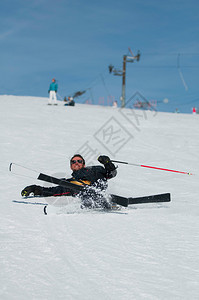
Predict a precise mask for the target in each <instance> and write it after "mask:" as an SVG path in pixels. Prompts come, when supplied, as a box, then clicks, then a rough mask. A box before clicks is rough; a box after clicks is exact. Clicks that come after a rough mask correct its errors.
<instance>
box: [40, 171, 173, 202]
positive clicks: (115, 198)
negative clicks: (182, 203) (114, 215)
mask: <svg viewBox="0 0 199 300" xmlns="http://www.w3.org/2000/svg"><path fill="white" fill-rule="evenodd" d="M37 179H39V180H42V181H46V182H50V183H54V184H57V185H60V186H63V187H68V188H71V189H72V190H73V191H75V192H80V191H83V190H85V188H86V187H84V186H81V185H76V184H74V183H71V182H68V181H65V180H61V179H58V178H56V177H53V176H49V175H46V174H43V173H40V174H39V176H38V178H37ZM110 197H111V201H112V202H114V203H116V204H118V205H121V206H124V207H127V206H128V205H129V204H143V203H158V202H170V201H171V195H170V193H164V194H157V195H150V196H143V197H136V198H133V197H129V198H128V197H122V196H119V195H114V194H110Z"/></svg>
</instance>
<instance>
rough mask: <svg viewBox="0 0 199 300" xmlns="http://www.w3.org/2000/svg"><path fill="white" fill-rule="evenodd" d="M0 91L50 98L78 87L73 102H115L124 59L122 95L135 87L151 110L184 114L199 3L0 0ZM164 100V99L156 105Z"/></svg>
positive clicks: (195, 74) (195, 61)
mask: <svg viewBox="0 0 199 300" xmlns="http://www.w3.org/2000/svg"><path fill="white" fill-rule="evenodd" d="M0 24H1V26H0V43H1V47H0V53H1V55H0V62H1V64H0V66H1V72H0V93H1V94H3V95H4V94H12V95H25V96H41V97H47V96H48V93H47V91H48V87H49V84H50V82H51V79H52V78H53V77H55V78H56V79H57V82H58V84H59V90H58V96H59V98H64V97H65V96H69V95H73V94H74V93H75V92H77V91H79V90H86V93H85V94H84V95H83V96H81V97H79V99H78V100H77V102H79V103H83V102H85V101H87V100H89V101H92V102H93V103H95V104H98V103H102V102H103V101H104V103H107V99H116V100H117V101H118V103H119V104H120V96H121V90H122V77H120V76H114V75H113V74H109V72H108V65H109V64H112V65H113V66H114V68H115V69H119V70H121V69H122V62H123V55H128V54H130V53H129V50H128V48H129V47H130V48H131V50H132V51H133V53H134V54H136V53H137V51H138V50H140V52H141V59H140V61H139V62H137V61H135V62H134V63H130V62H129V63H127V70H126V99H127V101H128V99H129V98H131V97H132V96H133V95H135V94H136V93H139V94H141V95H142V96H143V97H144V98H145V99H147V101H151V100H156V101H158V106H157V109H158V110H161V111H174V110H175V109H176V108H178V109H179V110H180V111H181V112H186V113H189V112H191V109H192V107H193V106H196V107H199V85H198V78H199V2H198V1H197V0H190V1H184V0H179V1H178V0H167V1H162V0H150V1H147V0H123V1H118V0H114V1H113V0H106V1H105V0H101V1H95V0H92V1H91V0H85V1H80V0H55V1H51V0H32V1H27V0H18V1H14V0H6V1H2V2H1V10H0ZM165 98H167V99H168V100H169V102H168V104H165V103H163V100H164V99H165Z"/></svg>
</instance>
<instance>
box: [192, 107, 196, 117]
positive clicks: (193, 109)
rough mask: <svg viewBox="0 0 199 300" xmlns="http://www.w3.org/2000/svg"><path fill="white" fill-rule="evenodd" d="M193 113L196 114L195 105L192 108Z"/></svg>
mask: <svg viewBox="0 0 199 300" xmlns="http://www.w3.org/2000/svg"><path fill="white" fill-rule="evenodd" d="M192 114H193V115H195V114H196V108H195V107H193V108H192Z"/></svg>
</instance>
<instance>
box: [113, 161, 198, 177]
mask: <svg viewBox="0 0 199 300" xmlns="http://www.w3.org/2000/svg"><path fill="white" fill-rule="evenodd" d="M111 161H112V162H116V163H120V164H125V165H131V166H136V167H142V168H150V169H155V170H161V171H168V172H175V173H181V174H187V175H193V174H192V173H190V172H182V171H177V170H171V169H165V168H159V167H153V166H146V165H139V164H133V163H128V162H126V161H120V160H111Z"/></svg>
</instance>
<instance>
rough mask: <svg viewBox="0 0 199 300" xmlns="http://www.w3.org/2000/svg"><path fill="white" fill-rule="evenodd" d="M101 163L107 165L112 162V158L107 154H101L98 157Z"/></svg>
mask: <svg viewBox="0 0 199 300" xmlns="http://www.w3.org/2000/svg"><path fill="white" fill-rule="evenodd" d="M97 160H98V161H99V162H100V163H101V164H103V165H105V164H108V163H110V162H111V160H110V158H109V157H108V156H105V155H100V156H99V157H98V159H97Z"/></svg>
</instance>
